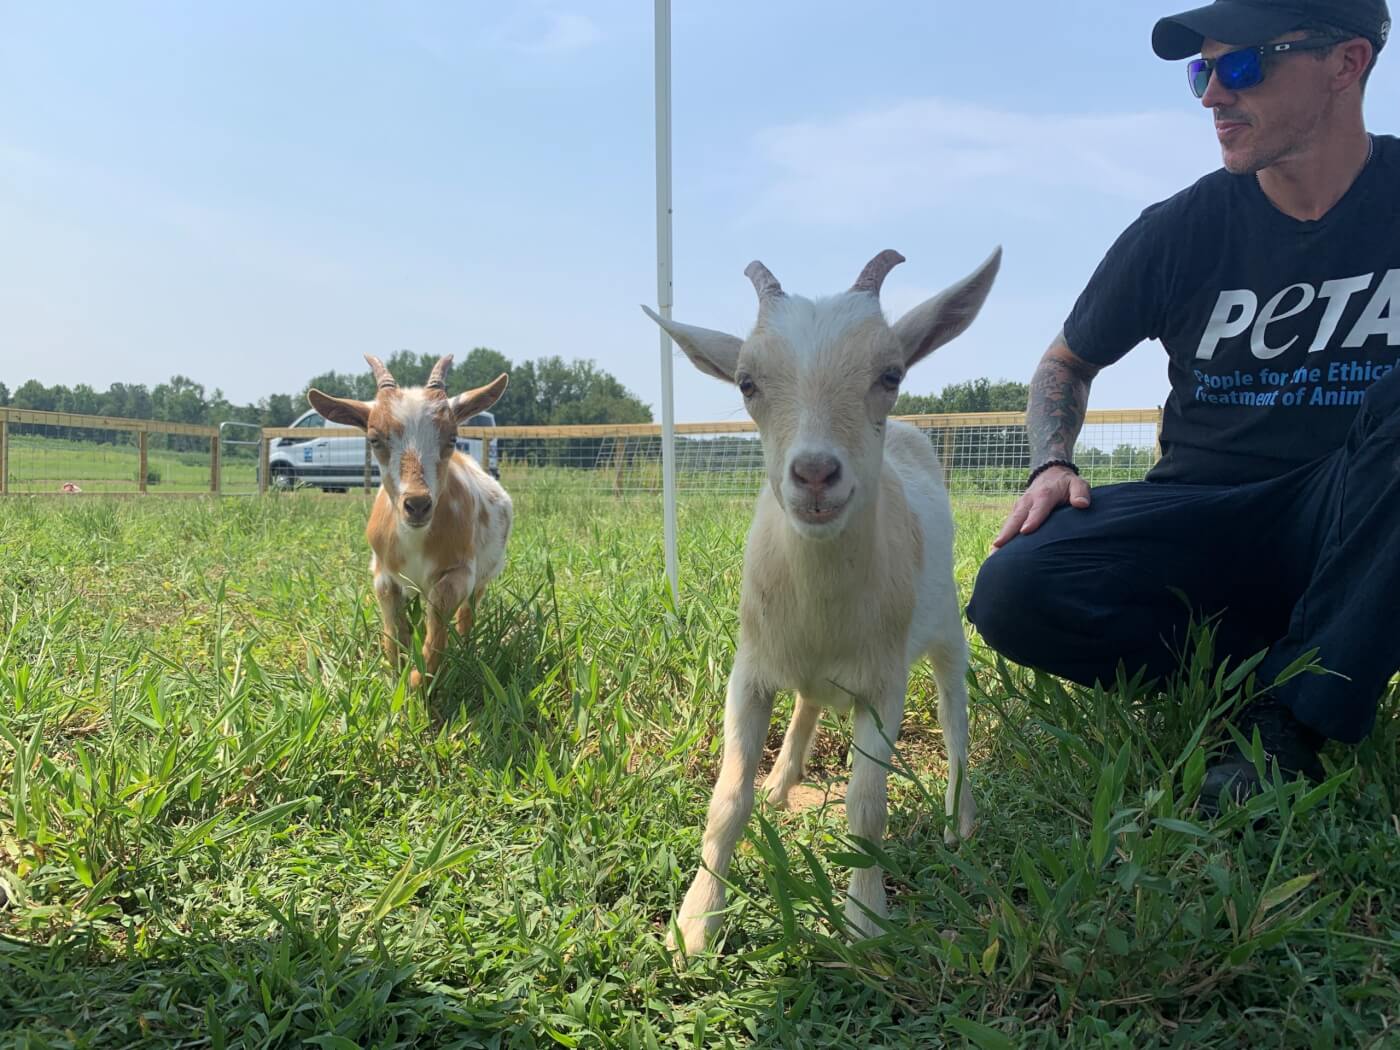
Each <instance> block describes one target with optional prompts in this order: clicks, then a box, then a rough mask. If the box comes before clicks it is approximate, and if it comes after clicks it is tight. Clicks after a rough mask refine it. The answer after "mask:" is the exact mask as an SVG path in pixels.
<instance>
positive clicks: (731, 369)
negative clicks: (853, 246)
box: [643, 248, 1001, 953]
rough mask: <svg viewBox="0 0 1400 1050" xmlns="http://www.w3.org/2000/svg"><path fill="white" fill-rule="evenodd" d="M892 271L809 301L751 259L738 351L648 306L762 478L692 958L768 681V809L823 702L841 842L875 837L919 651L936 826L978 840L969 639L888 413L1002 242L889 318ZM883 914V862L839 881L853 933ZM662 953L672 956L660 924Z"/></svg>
mask: <svg viewBox="0 0 1400 1050" xmlns="http://www.w3.org/2000/svg"><path fill="white" fill-rule="evenodd" d="M903 261H904V259H903V257H902V256H901V255H899V254H898V253H897V252H893V251H885V252H882V253H880V254H879V255H877V256H876V257H875V258H874V259H873V260H871V262H870V264H869V265H868V266H866V268H865V270H864V272H862V274H861V275H860V278H859V279H858V280H857V281H856V283H855V285H854V286H853V287H852V288H851V290H850V291H849V292H846V293H844V294H842V295H838V296H834V297H832V298H828V299H819V300H817V301H815V302H814V301H812V300H810V299H804V298H801V297H799V296H789V295H787V294H786V293H784V292H783V290H782V287H781V286H780V285H779V284H778V281H777V280H776V279H775V278H774V277H773V275H772V274H771V273H769V271H768V270H767V268H766V267H764V265H763V264H762V263H759V262H754V263H752V264H750V266H749V267H748V269H747V270H746V271H745V273H746V274H747V275H748V276H749V278H750V279H751V280H752V281H753V283H754V287H755V289H756V290H757V292H758V297H759V313H758V322H757V324H756V326H755V327H754V330H753V332H752V333H751V334H750V335H749V337H748V339H746V340H741V339H739V338H737V337H735V336H732V335H728V334H726V333H723V332H716V331H711V330H709V329H705V328H696V327H694V326H691V325H685V324H679V323H676V322H672V321H666V320H663V319H661V318H660V317H658V316H657V315H656V314H654V313H652V311H650V310H647V313H648V314H649V315H650V316H651V318H652V319H653V320H654V321H656V322H657V324H659V325H661V327H662V328H664V329H665V330H666V331H667V332H669V333H670V335H671V337H672V338H673V339H675V341H676V342H677V343H679V344H680V346H681V349H682V350H684V351H685V353H686V356H688V357H689V358H690V360H691V362H692V363H694V365H695V366H696V367H697V368H699V369H700V371H702V372H705V373H706V374H708V375H711V376H714V377H716V378H718V379H722V380H725V381H726V382H730V383H734V384H736V385H737V386H738V387H739V390H740V392H741V393H742V394H743V398H744V406H745V408H746V409H747V410H748V412H749V414H750V415H751V416H752V417H753V419H754V422H756V423H757V424H758V429H759V433H760V434H761V436H762V439H763V458H764V463H765V467H766V470H767V474H768V485H767V486H766V487H765V488H764V489H763V491H762V492H761V493H760V495H759V498H758V506H757V508H756V510H755V513H754V520H753V525H752V527H751V528H750V531H749V538H748V546H747V548H746V550H745V554H744V577H743V593H742V597H741V598H740V603H739V620H740V634H739V650H738V653H737V654H736V655H735V658H734V669H733V671H732V672H731V674H730V679H729V693H728V697H727V699H726V701H725V709H724V758H723V762H722V764H721V767H720V772H719V779H718V781H717V782H716V784H715V791H714V796H713V798H712V799H711V801H710V811H709V817H708V820H707V821H706V824H705V834H704V839H703V842H702V845H701V866H700V870H699V872H698V874H697V875H696V876H695V881H694V882H693V883H692V884H691V887H690V890H689V892H688V893H687V894H686V895H685V901H684V903H682V905H681V909H680V914H679V916H678V917H677V920H676V924H677V927H678V928H679V930H680V935H681V939H682V941H683V942H684V946H685V950H686V952H688V953H693V952H696V951H698V950H700V949H702V948H703V947H704V945H705V943H706V941H707V940H708V939H709V937H710V936H711V935H712V934H713V933H714V931H715V929H716V928H717V927H718V925H719V920H720V912H721V911H722V910H723V908H724V883H723V881H722V880H723V879H724V878H725V877H726V875H727V874H728V870H729V862H730V858H731V857H732V855H733V852H734V847H735V844H736V843H737V841H738V839H739V836H740V835H741V834H742V833H743V830H744V826H745V824H746V823H747V821H748V818H749V813H750V811H751V810H752V808H753V795H754V788H753V783H754V775H755V773H756V771H757V769H758V763H759V758H760V756H761V755H762V752H763V743H764V739H765V737H766V736H767V732H768V725H769V721H770V720H771V717H772V709H773V698H774V695H775V693H776V692H777V691H778V690H779V689H787V688H791V689H795V690H796V691H797V703H796V709H795V710H794V712H793V717H792V724H791V725H790V726H789V727H788V730H787V735H786V737H785V738H784V740H783V745H782V750H781V751H780V752H779V754H778V758H777V761H776V762H775V763H774V765H773V771H772V773H771V774H770V775H769V777H768V780H767V782H766V783H765V785H764V787H765V789H766V791H767V795H768V800H769V802H770V803H772V804H774V805H776V806H780V807H781V806H783V805H785V804H786V800H787V795H788V793H789V792H790V791H791V790H792V788H793V787H794V786H795V785H796V784H797V783H798V782H799V781H801V779H802V775H803V766H804V765H805V763H806V759H807V755H808V752H809V749H810V747H811V743H812V737H813V735H814V734H815V731H816V728H817V722H818V720H819V719H820V718H821V713H822V710H823V709H824V708H832V709H834V710H837V711H845V710H850V709H851V708H854V709H855V714H854V722H855V730H854V737H855V755H854V757H853V759H852V770H851V781H850V788H849V790H848V792H847V796H846V811H847V814H848V818H849V820H850V827H851V831H852V833H853V834H854V835H857V836H860V837H862V838H865V839H867V840H869V841H872V842H875V843H879V842H880V841H881V840H882V839H883V837H884V834H885V821H886V814H887V800H886V784H885V777H886V769H887V766H888V764H889V760H890V758H891V756H892V753H893V739H894V738H895V737H896V736H897V735H898V733H899V726H900V722H901V720H902V718H903V715H904V696H905V692H906V690H907V688H908V679H909V668H910V666H911V665H912V664H913V662H914V661H915V660H917V659H918V658H919V657H920V656H922V655H924V654H927V655H928V656H929V658H930V660H931V661H932V662H933V673H934V678H935V680H936V681H937V684H938V717H939V721H940V722H941V723H942V726H943V733H944V739H945V741H946V745H947V749H948V790H947V796H946V803H947V810H948V815H949V818H950V823H949V826H948V829H947V831H946V833H945V834H946V836H947V838H948V840H949V841H950V842H955V841H957V840H958V838H959V837H960V836H961V837H966V836H967V835H969V834H971V832H972V828H973V823H974V820H975V818H976V809H975V805H974V803H973V800H972V792H971V789H970V787H969V784H968V774H967V682H966V674H967V640H966V637H965V636H964V634H963V628H962V618H961V614H960V611H959V605H958V596H957V589H956V586H955V584H954V581H953V564H952V555H953V551H952V545H953V517H952V509H951V507H950V506H949V502H948V494H947V491H946V489H945V488H944V485H943V475H942V468H941V467H940V465H939V462H938V457H937V456H936V455H935V454H934V451H933V448H932V447H931V445H930V443H929V441H928V439H927V438H925V437H924V436H923V435H921V434H920V433H919V431H918V430H917V429H915V428H914V427H912V426H909V425H908V424H906V423H900V422H897V421H896V422H889V421H888V420H887V418H886V417H887V416H888V415H889V412H890V410H891V409H892V408H893V406H894V402H895V398H896V397H897V396H898V394H899V386H900V383H901V382H902V380H903V379H904V375H905V372H906V370H907V369H908V368H909V367H910V366H911V365H913V364H914V363H915V362H917V361H919V360H921V359H922V358H924V357H925V356H927V355H928V354H929V353H931V352H932V351H933V350H935V349H936V348H937V347H939V346H941V345H942V344H944V343H946V342H947V341H948V340H950V339H952V338H953V337H954V336H956V335H958V334H959V333H960V332H962V331H963V330H964V329H965V328H967V326H968V325H969V324H971V323H972V320H973V318H974V317H976V316H977V312H978V311H979V310H980V309H981V307H982V303H983V301H984V300H985V299H986V296H987V293H988V291H990V289H991V286H992V281H993V279H994V278H995V277H996V272H997V269H998V267H999V266H1000V262H1001V249H1000V248H998V249H997V251H996V252H995V253H994V254H993V255H992V257H991V258H990V259H988V260H987V262H986V263H984V264H983V265H982V267H981V268H980V269H978V270H977V272H976V273H974V274H972V275H971V276H970V277H968V278H966V279H965V280H963V281H961V282H960V283H958V284H956V285H954V286H952V287H951V288H949V289H948V290H946V291H945V292H943V293H942V294H941V295H938V296H936V297H934V298H932V299H930V300H928V301H927V302H925V303H923V304H922V305H920V306H917V307H915V308H914V309H913V310H911V311H910V312H909V313H908V314H906V315H905V316H904V317H903V318H902V319H901V320H900V321H898V322H897V323H896V324H894V325H893V326H890V325H888V324H886V322H885V318H884V315H883V313H882V311H881V308H880V298H879V295H880V287H881V285H882V284H883V283H884V279H885V276H886V274H888V273H889V271H890V269H891V268H893V267H894V266H895V265H897V264H898V263H901V262H903ZM643 309H645V307H644V308H643ZM959 785H960V786H961V788H960V789H959ZM954 817H956V829H955V828H954V826H953V823H952V820H953V818H954ZM885 914H886V910H885V887H884V879H883V875H882V873H881V871H880V869H879V868H877V867H869V868H859V869H856V870H855V871H853V872H852V874H851V881H850V889H849V891H848V896H847V902H846V916H847V920H848V921H849V923H850V924H851V925H852V927H853V928H854V929H855V930H856V931H857V932H858V933H860V934H863V935H874V934H876V933H878V932H879V931H880V925H879V921H878V918H877V917H880V916H884V915H885ZM669 944H670V946H671V947H672V948H674V947H675V937H674V932H673V934H672V936H671V938H670V939H669Z"/></svg>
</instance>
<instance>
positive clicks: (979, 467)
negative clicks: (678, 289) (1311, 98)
mask: <svg viewBox="0 0 1400 1050" xmlns="http://www.w3.org/2000/svg"><path fill="white" fill-rule="evenodd" d="M1159 420H1160V414H1159V413H1158V411H1157V410H1156V409H1145V410H1128V411H1111V412H1091V413H1089V414H1088V417H1087V418H1086V421H1085V426H1084V429H1083V432H1082V434H1081V435H1080V440H1079V443H1078V444H1077V446H1076V451H1075V458H1076V462H1077V463H1078V465H1079V467H1080V470H1081V471H1082V472H1083V474H1084V476H1085V477H1086V478H1088V479H1089V481H1090V483H1091V484H1095V485H1105V484H1111V483H1114V482H1120V481H1134V480H1140V479H1141V478H1142V477H1143V476H1144V475H1145V474H1146V473H1147V471H1148V469H1149V468H1150V467H1151V466H1152V464H1153V463H1154V462H1156V459H1157V431H1158V424H1159ZM907 421H908V422H910V423H912V424H913V425H915V426H917V427H918V428H919V429H920V430H921V431H923V432H924V433H925V434H926V435H927V436H928V438H929V441H930V442H931V444H932V445H933V448H934V450H935V451H936V452H937V453H938V456H939V459H940V461H941V462H942V464H943V469H944V475H945V479H946V481H947V483H948V487H949V489H950V491H952V492H954V493H956V494H982V495H987V496H1001V495H1005V494H1007V493H1012V492H1016V491H1019V489H1020V487H1021V485H1022V484H1023V483H1024V481H1025V477H1026V474H1027V472H1028V471H1029V470H1030V468H1031V453H1030V442H1029V438H1028V436H1027V432H1026V425H1025V416H1024V414H1022V413H1018V412H1007V413H980V414H970V415H946V416H913V417H907ZM462 433H463V434H464V435H470V436H471V437H473V438H479V439H481V440H482V441H486V442H490V443H492V445H493V451H494V457H493V459H492V462H493V463H494V464H495V465H496V466H497V467H498V469H499V472H500V476H501V479H502V481H503V483H504V484H505V485H506V487H507V488H508V489H511V490H512V491H527V490H530V489H534V488H539V487H554V486H569V487H574V488H580V487H581V488H584V489H587V490H589V491H591V492H594V493H608V494H611V495H613V496H616V497H629V496H636V497H653V496H657V495H659V494H660V492H661V484H662V480H661V434H660V428H659V427H657V426H654V425H637V426H611V427H609V426H597V427H555V428H550V427H496V428H480V429H473V428H464V429H463V431H462ZM764 477H765V473H764V464H763V446H762V443H761V441H760V440H759V436H758V434H757V432H756V429H755V428H754V426H753V424H751V423H738V422H735V423H698V424H679V425H677V427H676V491H677V493H678V495H679V496H682V497H686V496H702V497H714V498H720V497H751V496H753V495H754V494H755V493H757V492H758V490H759V488H760V486H761V485H762V484H763V481H764Z"/></svg>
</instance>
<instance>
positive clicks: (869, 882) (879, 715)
mask: <svg viewBox="0 0 1400 1050" xmlns="http://www.w3.org/2000/svg"><path fill="white" fill-rule="evenodd" d="M907 687H908V681H907V679H905V678H901V679H899V681H898V682H892V683H890V684H889V685H887V686H886V687H885V688H884V689H882V690H880V691H878V692H876V693H875V694H874V696H873V697H872V702H871V703H858V704H857V706H856V712H855V741H854V744H855V755H854V757H853V758H852V759H851V785H850V788H849V789H848V790H847V791H846V815H847V818H848V820H849V821H850V825H851V834H852V835H854V836H856V837H857V838H862V839H865V840H867V841H868V842H871V843H873V844H875V845H876V846H878V845H880V843H881V842H882V841H883V840H884V838H885V823H886V819H887V816H888V813H889V796H888V785H887V778H888V769H889V765H890V759H891V758H892V757H893V755H894V743H895V741H896V740H897V739H898V737H899V725H900V722H901V721H902V720H903V718H904V692H905V689H906V688H907ZM886 914H887V912H886V909H885V873H884V871H883V870H882V869H881V868H879V867H878V866H875V867H869V868H854V869H852V871H851V888H850V889H849V890H848V891H847V894H846V921H847V922H848V923H849V924H850V925H851V928H852V929H853V930H855V931H856V932H857V933H858V934H860V935H861V936H863V937H876V936H879V934H881V933H882V932H884V931H883V930H882V929H881V927H880V924H879V922H878V921H877V919H876V917H877V916H878V917H879V918H883V917H884V916H885V915H886Z"/></svg>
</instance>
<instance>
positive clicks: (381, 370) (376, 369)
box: [365, 354, 399, 390]
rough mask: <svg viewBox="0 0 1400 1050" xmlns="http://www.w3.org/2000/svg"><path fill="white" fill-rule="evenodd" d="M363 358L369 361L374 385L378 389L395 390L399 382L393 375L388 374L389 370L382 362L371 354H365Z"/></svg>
mask: <svg viewBox="0 0 1400 1050" xmlns="http://www.w3.org/2000/svg"><path fill="white" fill-rule="evenodd" d="M365 360H366V361H368V362H369V370H370V371H371V372H373V373H374V385H375V387H376V388H378V389H380V390H397V389H398V388H399V384H398V383H397V382H395V381H394V377H393V376H391V375H390V374H389V370H388V369H387V368H385V367H384V362H383V361H381V360H379V358H377V357H375V356H374V355H373V354H365Z"/></svg>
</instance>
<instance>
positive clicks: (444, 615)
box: [411, 570, 472, 687]
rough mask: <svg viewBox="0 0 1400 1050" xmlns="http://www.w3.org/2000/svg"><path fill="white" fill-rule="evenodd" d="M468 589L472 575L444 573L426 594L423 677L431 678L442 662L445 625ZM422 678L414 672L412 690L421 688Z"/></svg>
mask: <svg viewBox="0 0 1400 1050" xmlns="http://www.w3.org/2000/svg"><path fill="white" fill-rule="evenodd" d="M471 589H472V578H471V573H470V572H468V571H466V570H457V571H454V572H448V573H443V575H442V576H441V577H440V578H439V579H438V581H437V583H435V584H433V589H432V590H431V591H429V592H428V597H427V601H426V602H424V604H425V605H426V606H427V621H428V629H427V632H426V637H424V639H423V668H424V671H425V672H426V677H429V678H430V677H432V676H433V675H434V674H436V673H437V669H438V666H439V665H440V664H441V663H442V654H443V653H444V652H445V651H446V649H447V640H448V623H449V622H450V621H451V620H452V616H453V614H454V613H457V612H458V610H459V609H460V607H461V606H462V603H463V602H465V601H466V598H467V595H469V594H470V593H471ZM459 622H460V621H459ZM423 677H424V676H420V675H419V674H418V672H417V671H414V672H413V674H412V676H411V681H412V684H413V685H414V686H415V687H417V686H419V685H421V684H422V683H423Z"/></svg>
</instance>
